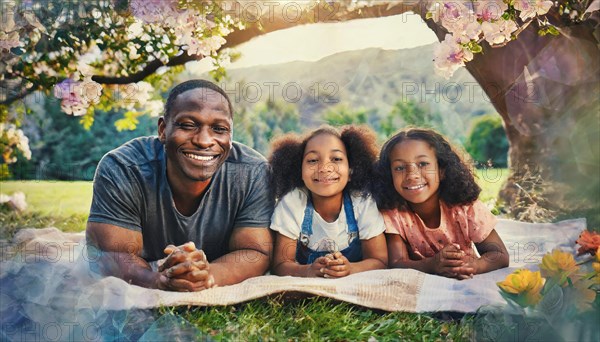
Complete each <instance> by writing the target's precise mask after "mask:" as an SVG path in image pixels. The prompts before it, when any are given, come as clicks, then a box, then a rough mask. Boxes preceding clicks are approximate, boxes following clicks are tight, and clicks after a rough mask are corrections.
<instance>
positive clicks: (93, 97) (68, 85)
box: [54, 78, 102, 116]
mask: <svg viewBox="0 0 600 342" xmlns="http://www.w3.org/2000/svg"><path fill="white" fill-rule="evenodd" d="M101 94H102V86H101V85H100V84H98V83H96V82H94V81H92V79H91V78H87V79H85V80H84V81H83V82H79V81H74V80H72V79H70V78H67V79H65V80H64V81H62V82H60V83H58V84H57V85H56V86H55V87H54V96H56V98H57V99H61V101H60V107H61V109H62V110H63V112H65V113H67V114H69V115H73V116H82V115H85V114H86V113H87V112H88V108H89V107H90V105H91V104H92V103H98V102H99V101H100V95H101Z"/></svg>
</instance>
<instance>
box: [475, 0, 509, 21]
mask: <svg viewBox="0 0 600 342" xmlns="http://www.w3.org/2000/svg"><path fill="white" fill-rule="evenodd" d="M507 9H508V5H507V4H505V3H504V1H502V0H483V1H478V2H476V3H475V14H477V18H478V19H480V20H482V21H489V22H491V21H492V20H498V19H500V18H501V17H502V14H504V12H505V11H506V10H507Z"/></svg>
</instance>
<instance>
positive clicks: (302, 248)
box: [296, 195, 326, 265]
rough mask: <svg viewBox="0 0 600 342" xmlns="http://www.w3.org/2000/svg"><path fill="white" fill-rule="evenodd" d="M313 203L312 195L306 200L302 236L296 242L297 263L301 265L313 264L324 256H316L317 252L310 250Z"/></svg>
mask: <svg viewBox="0 0 600 342" xmlns="http://www.w3.org/2000/svg"><path fill="white" fill-rule="evenodd" d="M313 210H314V207H313V205H312V201H311V200H310V195H308V198H307V199H306V207H305V208H304V218H303V219H302V226H301V227H300V236H298V242H296V262H297V263H299V264H301V265H307V264H312V263H313V261H314V260H315V259H316V258H318V257H320V256H324V255H325V254H326V253H323V255H315V252H314V251H313V250H311V249H309V248H308V242H309V237H310V236H311V235H312V232H313V231H312V221H313V220H312V219H313Z"/></svg>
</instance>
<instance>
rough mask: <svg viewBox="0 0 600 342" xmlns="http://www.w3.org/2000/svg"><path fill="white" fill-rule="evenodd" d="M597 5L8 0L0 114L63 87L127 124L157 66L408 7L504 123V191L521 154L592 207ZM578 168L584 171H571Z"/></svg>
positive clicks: (62, 94) (599, 81) (441, 61)
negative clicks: (118, 110) (120, 111)
mask: <svg viewBox="0 0 600 342" xmlns="http://www.w3.org/2000/svg"><path fill="white" fill-rule="evenodd" d="M598 4H599V2H598V1H587V0H560V1H558V2H556V4H555V3H553V2H551V1H547V0H546V1H544V0H537V1H535V2H531V1H526V0H516V1H506V2H505V1H501V0H489V1H480V2H460V1H459V2H456V1H447V2H444V1H431V2H425V1H419V2H413V1H410V2H409V1H406V2H403V1H374V0H370V1H354V0H342V1H336V2H328V1H316V0H315V1H307V2H298V3H296V2H271V1H241V0H240V1H233V0H232V1H200V0H198V1H192V0H149V1H142V0H130V1H127V0H115V1H104V0H96V1H93V0H87V1H84V0H72V1H67V2H65V1H61V0H49V1H45V2H43V4H42V3H35V4H34V3H33V2H32V1H29V0H28V1H11V2H9V1H3V2H2V3H1V6H2V7H3V8H2V13H3V18H7V19H6V20H2V23H1V25H2V26H1V29H0V50H1V51H0V55H1V58H0V88H1V91H0V104H1V105H3V106H4V108H0V115H1V116H2V117H1V118H0V119H1V121H2V122H4V121H7V120H8V113H9V110H8V108H7V107H6V106H8V105H10V104H14V103H16V102H18V101H19V100H20V99H23V98H24V97H25V96H26V95H28V94H32V93H33V92H35V91H42V92H45V94H46V95H50V94H52V93H53V94H54V95H55V96H56V97H58V98H60V99H61V104H62V108H63V110H64V111H65V112H67V113H70V114H77V115H83V117H82V121H83V123H84V124H86V125H88V126H89V125H90V124H91V123H92V122H93V113H94V111H93V109H89V108H93V107H92V106H100V107H102V108H103V109H106V107H113V106H117V107H119V106H120V107H123V108H125V109H127V111H124V114H127V113H129V116H128V117H127V116H126V117H125V118H124V119H126V121H125V122H122V126H123V127H129V126H130V125H129V124H130V123H131V122H134V121H135V119H136V115H137V114H138V113H142V112H144V111H150V110H151V108H156V107H157V105H156V104H157V102H156V101H159V100H158V95H157V94H156V92H153V91H152V88H156V87H157V86H159V84H158V83H159V80H160V79H161V77H158V78H154V79H153V78H152V75H154V74H156V73H159V72H161V70H163V68H161V67H175V66H181V65H183V64H184V63H186V62H188V61H192V60H199V59H202V58H210V59H211V60H212V61H213V63H214V65H215V72H214V73H213V74H214V75H215V77H219V76H222V74H223V68H222V66H221V65H222V61H223V59H226V58H227V55H226V48H228V47H233V46H236V45H237V44H240V43H242V42H245V41H248V40H249V39H251V38H253V37H255V36H258V35H260V34H264V33H266V32H272V31H275V30H280V29H283V28H288V27H292V26H296V25H301V24H306V23H312V22H336V21H344V20H351V19H356V18H369V17H382V16H387V15H393V14H399V13H404V12H406V11H414V12H416V13H419V14H420V15H421V17H422V18H424V19H426V24H427V25H428V26H429V27H430V28H431V29H432V30H433V31H434V32H435V33H436V35H437V36H438V39H439V40H440V42H441V44H439V45H438V47H437V48H436V51H435V56H434V65H435V69H436V71H437V72H439V73H441V74H443V75H445V76H448V77H449V76H451V75H452V73H453V72H454V71H455V70H456V69H457V68H459V67H462V66H466V67H467V70H468V71H469V72H470V73H471V74H472V75H473V76H474V77H475V79H476V80H477V81H478V82H479V83H480V85H481V86H482V87H483V89H484V90H485V92H486V94H487V95H488V96H489V98H490V100H491V101H492V103H493V104H494V106H495V108H496V109H497V111H498V113H499V114H500V115H501V117H502V119H503V121H504V127H505V130H506V133H507V137H508V140H509V144H510V150H509V163H510V166H511V168H512V169H513V170H514V171H513V172H514V174H513V176H512V177H511V179H510V182H509V184H508V185H507V186H506V187H505V188H504V190H503V192H502V194H503V197H504V198H505V199H506V200H507V201H510V200H511V198H512V197H511V196H513V195H514V193H515V191H521V190H520V189H519V187H516V186H515V184H516V181H518V177H519V175H520V171H519V170H523V169H524V168H523V166H522V165H525V164H527V165H529V164H532V165H544V166H545V170H544V171H543V178H544V179H547V180H549V181H552V182H554V181H556V182H560V183H565V184H567V185H568V186H569V188H572V189H573V194H578V195H580V194H582V193H584V194H589V195H590V197H589V199H590V201H591V202H592V203H596V204H595V206H593V207H594V208H596V209H597V208H598V206H599V205H600V204H599V203H600V180H599V179H598V177H597V170H598V168H599V166H600V162H599V160H598V159H599V158H600V157H599V155H600V153H598V150H597V146H599V145H600V129H599V128H598V124H597V123H598V121H599V120H600V118H599V115H600V114H598V113H599V112H600V108H599V107H600V105H599V104H600V100H598V96H595V95H596V94H598V92H599V91H600V89H599V87H600V86H599V85H600V76H599V75H600V72H599V70H600V67H599V63H598V61H599V60H600V58H599V57H600V56H599V49H598V46H599V44H598V38H597V32H596V31H597V30H596V26H597V23H598V22H599V21H600V19H599V11H598ZM588 6H589V7H588ZM515 37H516V38H517V39H516V41H512V40H514V38H515ZM141 82H146V83H141ZM582 94H591V96H589V97H586V98H584V97H585V96H581V95H582ZM146 104H149V105H150V109H148V108H146ZM571 131H572V132H574V133H572V134H566V133H565V132H571ZM9 152H10V151H9ZM11 153H12V152H11ZM4 154H6V153H4ZM574 168H575V169H576V172H578V173H580V174H581V175H582V176H581V177H570V175H572V174H573V169H574ZM513 197H514V196H513ZM555 203H559V202H558V201H557V202H555ZM596 209H595V214H596V216H598V218H599V220H598V221H599V222H600V215H598V212H599V211H598V210H596Z"/></svg>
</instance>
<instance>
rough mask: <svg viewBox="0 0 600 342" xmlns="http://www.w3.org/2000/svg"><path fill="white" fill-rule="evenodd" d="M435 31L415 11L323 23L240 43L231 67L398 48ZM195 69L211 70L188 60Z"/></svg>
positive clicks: (428, 38) (424, 40)
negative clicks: (362, 50)
mask: <svg viewBox="0 0 600 342" xmlns="http://www.w3.org/2000/svg"><path fill="white" fill-rule="evenodd" d="M436 41H437V38H436V37H435V34H434V33H433V31H431V30H430V29H429V28H428V27H427V25H425V23H424V22H423V21H422V20H421V18H420V17H419V16H418V15H416V14H414V13H410V12H409V13H405V14H402V15H396V16H390V17H383V18H372V19H359V20H352V21H347V22H341V23H320V24H311V25H303V26H297V27H293V28H290V29H286V30H280V31H275V32H271V33H268V34H265V35H262V36H259V37H256V38H254V39H252V40H250V41H249V42H247V43H244V44H240V45H239V46H238V47H237V48H236V50H237V51H238V52H240V53H241V54H242V57H241V58H240V59H239V60H237V61H236V62H234V63H231V64H230V65H229V66H226V67H227V68H228V69H237V68H246V67H251V66H256V65H268V64H279V63H287V62H291V61H317V60H319V59H321V58H323V57H326V56H329V55H332V54H335V53H338V52H342V51H351V50H361V49H366V48H372V47H375V48H383V49H386V50H397V49H404V48H413V47H417V46H420V45H427V44H431V43H433V42H436ZM188 64H190V65H188V69H189V70H190V71H192V72H198V73H202V72H204V71H206V70H207V67H208V61H206V60H205V61H201V62H195V63H188Z"/></svg>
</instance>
